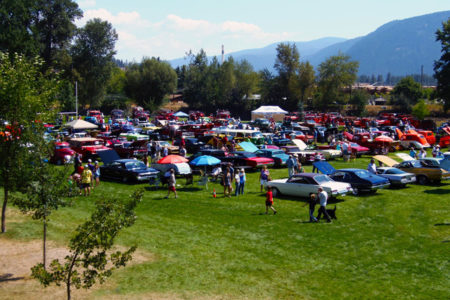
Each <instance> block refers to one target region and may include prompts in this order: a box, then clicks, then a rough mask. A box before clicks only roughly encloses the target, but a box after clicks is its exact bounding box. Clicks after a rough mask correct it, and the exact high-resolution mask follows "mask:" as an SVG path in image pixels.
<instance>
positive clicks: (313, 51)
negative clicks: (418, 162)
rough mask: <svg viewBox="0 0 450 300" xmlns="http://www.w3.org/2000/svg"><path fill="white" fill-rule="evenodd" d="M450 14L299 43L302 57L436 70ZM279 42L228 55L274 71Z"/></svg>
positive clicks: (370, 67)
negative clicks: (440, 37) (442, 33)
mask: <svg viewBox="0 0 450 300" xmlns="http://www.w3.org/2000/svg"><path fill="white" fill-rule="evenodd" d="M449 18H450V11H442V12H437V13H432V14H427V15H422V16H418V17H412V18H408V19H404V20H395V21H391V22H389V23H386V24H384V25H382V26H380V27H379V28H377V29H376V30H375V31H374V32H371V33H369V34H367V35H365V36H362V37H357V38H354V39H344V38H338V37H326V38H321V39H317V40H313V41H308V42H290V43H295V45H296V46H297V49H298V50H299V52H300V60H301V61H309V62H310V63H311V64H312V65H313V66H314V67H315V68H317V67H318V66H319V64H320V63H322V62H323V61H325V60H326V59H327V58H328V57H330V56H333V55H337V54H339V53H344V54H346V55H349V56H350V57H351V59H352V60H356V61H359V74H365V75H371V74H375V75H378V74H382V75H386V74H387V73H391V75H396V76H402V75H410V74H419V73H420V72H421V67H422V66H423V69H424V73H425V74H428V75H432V74H433V64H434V61H435V60H437V59H439V57H440V55H441V45H440V43H439V42H437V41H436V31H437V30H438V29H441V28H442V23H443V22H446V21H447V20H448V19H449ZM278 44H279V43H274V44H270V45H268V46H266V47H263V48H258V49H247V50H242V51H237V52H233V53H229V54H227V55H225V57H228V56H233V58H234V59H235V60H243V59H246V60H247V61H248V62H250V63H251V64H252V65H253V67H254V69H255V70H256V71H259V70H263V69H265V68H267V69H269V70H271V71H273V65H274V63H275V58H276V48H277V45H278ZM169 62H170V64H171V65H172V66H173V67H174V68H175V67H177V66H181V65H184V64H186V63H187V62H186V60H185V59H183V58H180V59H174V60H171V61H169Z"/></svg>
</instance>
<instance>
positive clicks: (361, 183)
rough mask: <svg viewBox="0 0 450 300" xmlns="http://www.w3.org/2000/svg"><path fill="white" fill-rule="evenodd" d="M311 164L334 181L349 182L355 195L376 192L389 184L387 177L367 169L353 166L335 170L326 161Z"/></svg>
mask: <svg viewBox="0 0 450 300" xmlns="http://www.w3.org/2000/svg"><path fill="white" fill-rule="evenodd" d="M313 165H314V166H315V167H316V168H317V169H319V171H320V172H322V173H323V174H326V175H328V176H330V177H331V179H333V180H335V181H340V182H347V183H350V184H351V185H352V189H353V193H354V194H355V195H358V194H359V193H361V192H376V191H377V190H378V189H380V188H385V187H388V186H389V185H390V183H389V179H386V178H383V177H380V176H378V175H375V174H372V173H370V172H369V171H367V170H363V169H353V168H352V169H350V168H349V169H339V170H336V169H335V168H333V166H332V165H330V164H329V163H328V162H326V161H319V162H314V163H313Z"/></svg>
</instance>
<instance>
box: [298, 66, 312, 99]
mask: <svg viewBox="0 0 450 300" xmlns="http://www.w3.org/2000/svg"><path fill="white" fill-rule="evenodd" d="M298 79H299V87H300V105H301V106H302V107H303V105H304V104H306V101H307V100H308V99H309V98H310V97H311V96H312V95H313V92H314V87H315V79H316V78H315V74H314V67H313V66H312V65H311V64H310V63H309V61H307V62H302V63H300V66H299V67H298ZM308 104H309V103H308Z"/></svg>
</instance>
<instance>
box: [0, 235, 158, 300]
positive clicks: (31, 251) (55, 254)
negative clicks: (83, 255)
mask: <svg viewBox="0 0 450 300" xmlns="http://www.w3.org/2000/svg"><path fill="white" fill-rule="evenodd" d="M47 249H48V254H47V263H49V262H51V261H52V260H53V259H60V260H62V259H63V258H64V257H65V256H66V255H67V254H69V251H68V250H67V249H66V248H61V247H56V246H55V245H54V244H53V243H51V242H50V243H48V246H47ZM151 260H154V257H153V256H152V255H149V254H147V253H144V252H142V251H139V249H138V250H137V251H136V252H135V253H134V254H133V260H132V261H131V263H130V264H139V263H143V262H147V261H151ZM41 261H42V241H40V240H34V241H30V242H22V241H15V240H10V239H5V238H3V237H0V299H11V300H13V299H21V300H22V299H65V297H66V294H65V287H64V286H60V287H58V286H55V285H52V286H50V287H47V288H44V287H43V286H42V285H41V284H40V283H39V282H38V281H37V280H35V279H33V278H31V267H32V266H34V265H36V264H37V263H39V262H41ZM105 287H107V288H108V287H111V288H112V286H109V284H108V281H107V282H106V284H103V285H100V284H97V285H95V286H94V288H92V289H91V290H85V289H80V290H77V289H73V292H72V294H73V299H92V298H95V297H93V295H92V294H93V292H94V291H95V290H96V289H99V288H105ZM161 296H162V295H161ZM126 298H127V297H123V296H118V297H117V298H116V297H108V299H126ZM133 298H134V297H133ZM138 298H139V297H138ZM158 298H159V297H158ZM161 298H164V297H161ZM149 299H152V297H151V296H150V297H149ZM153 299H157V298H153Z"/></svg>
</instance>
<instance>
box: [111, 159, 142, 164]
mask: <svg viewBox="0 0 450 300" xmlns="http://www.w3.org/2000/svg"><path fill="white" fill-rule="evenodd" d="M115 161H118V162H120V163H127V162H138V161H139V162H140V160H137V159H131V158H124V159H118V160H115Z"/></svg>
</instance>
